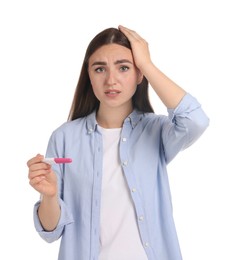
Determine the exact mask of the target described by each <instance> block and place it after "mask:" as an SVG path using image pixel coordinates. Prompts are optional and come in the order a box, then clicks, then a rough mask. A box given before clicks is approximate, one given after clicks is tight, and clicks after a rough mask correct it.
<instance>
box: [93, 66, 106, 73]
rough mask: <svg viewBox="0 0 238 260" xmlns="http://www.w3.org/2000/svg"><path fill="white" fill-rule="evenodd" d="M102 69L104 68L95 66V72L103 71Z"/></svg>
mask: <svg viewBox="0 0 238 260" xmlns="http://www.w3.org/2000/svg"><path fill="white" fill-rule="evenodd" d="M104 70H105V69H104V68H102V67H99V68H96V69H95V71H96V72H103V71H104Z"/></svg>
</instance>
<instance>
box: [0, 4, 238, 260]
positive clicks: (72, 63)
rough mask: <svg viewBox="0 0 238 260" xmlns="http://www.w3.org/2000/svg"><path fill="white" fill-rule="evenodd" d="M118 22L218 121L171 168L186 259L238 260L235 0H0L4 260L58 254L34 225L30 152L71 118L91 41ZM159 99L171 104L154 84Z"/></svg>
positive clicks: (0, 206)
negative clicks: (141, 40) (144, 42)
mask: <svg viewBox="0 0 238 260" xmlns="http://www.w3.org/2000/svg"><path fill="white" fill-rule="evenodd" d="M119 24H122V25H125V26H127V27H129V28H131V29H133V30H135V31H137V32H138V33H139V34H140V35H141V36H143V37H144V38H145V39H146V40H147V41H148V42H149V46H150V50H151V56H152V58H153V61H154V63H155V64H156V65H157V66H158V67H159V68H160V69H161V70H162V71H163V72H164V73H165V74H167V75H168V76H169V77H170V78H171V79H173V80H174V81H175V82H176V83H178V84H179V85H180V86H182V87H183V88H185V89H186V90H187V91H188V92H190V93H191V94H193V95H194V96H196V97H197V98H198V100H199V101H200V103H202V106H203V108H204V110H205V111H206V113H207V114H208V116H209V118H210V120H211V122H210V126H209V128H208V129H207V131H206V132H205V133H204V135H203V136H202V137H201V138H200V139H199V140H198V141H197V143H195V144H194V145H193V146H192V147H190V148H189V149H188V150H186V151H184V152H182V153H180V154H179V155H178V156H177V158H176V159H175V160H174V161H173V162H172V163H171V164H170V165H169V167H168V170H169V178H170V183H171V191H172V198H173V205H174V217H175V222H176V226H177V231H178V236H179V240H180V245H181V249H182V253H183V256H184V260H224V259H225V260H237V259H238V239H237V234H238V211H237V206H238V203H237V200H238V181H237V177H236V176H237V174H238V170H237V155H238V153H237V145H238V141H237V133H238V127H237V106H236V100H237V88H238V79H237V76H238V73H237V69H238V64H237V63H238V62H237V61H238V52H237V49H238V40H237V32H238V29H237V25H238V16H237V7H236V1H235V0H234V1H232V0H226V1H220V0H200V1H195V0H181V1H177V0H174V1H173V0H166V1H165V0H164V1H159V0H157V1H152V0H147V1H130V0H121V1H112V0H107V1H103V0H102V1H94V0H92V1H80V0H78V1H70V0H68V1H62V0H57V1H56V0H54V1H51V0H47V1H45V0H41V1H34V0H28V1H27V0H21V1H17V0H15V1H14V0H13V1H11V0H6V1H1V2H0V37H1V40H0V88H1V92H0V113H1V114H0V120H1V127H0V129H1V132H0V133H1V135H0V138H1V140H0V145H1V149H0V153H1V154H0V156H1V157H0V158H1V171H0V175H1V182H0V210H1V211H0V223H1V229H0V236H1V250H0V259H7V260H8V259H10V260H12V259H34V260H37V259H40V260H42V259H45V260H48V259H49V260H53V259H57V254H58V246H59V241H58V242H55V243H53V244H47V243H46V242H44V241H43V240H42V239H41V238H40V237H39V235H38V234H37V233H36V232H35V229H34V226H33V218H32V209H33V204H34V203H35V202H36V200H37V199H38V197H39V195H38V193H37V192H36V191H35V190H33V189H32V188H31V187H30V186H29V184H28V178H27V173H28V169H27V167H26V161H27V160H28V159H29V158H30V157H32V156H34V155H35V154H36V153H38V152H40V153H43V154H44V152H45V149H46V145H47V142H48V138H49V136H50V134H51V132H52V131H53V130H54V129H55V128H56V127H58V126H59V125H60V124H61V123H63V122H64V121H66V120H67V116H68V112H69V108H70V105H71V101H72V97H73V93H74V89H75V87H76V84H77V80H78V76H79V73H80V69H81V64H82V59H83V56H84V53H85V49H86V47H87V45H88V43H89V41H90V40H91V39H92V37H93V36H95V35H96V34H97V33H98V32H100V31H101V30H103V29H105V28H108V27H117V26H118V25H119ZM151 100H152V103H153V105H154V108H155V110H156V112H157V113H166V110H165V108H164V107H163V105H162V104H161V102H160V100H159V99H158V98H157V97H156V96H155V94H154V93H153V91H151ZM82 152H83V151H82Z"/></svg>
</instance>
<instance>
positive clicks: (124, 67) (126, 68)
mask: <svg viewBox="0 0 238 260" xmlns="http://www.w3.org/2000/svg"><path fill="white" fill-rule="evenodd" d="M120 70H121V71H127V70H129V67H128V66H121V67H120Z"/></svg>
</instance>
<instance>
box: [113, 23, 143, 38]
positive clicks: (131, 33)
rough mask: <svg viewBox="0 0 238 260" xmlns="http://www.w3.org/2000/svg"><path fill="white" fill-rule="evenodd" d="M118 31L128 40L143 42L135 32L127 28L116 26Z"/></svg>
mask: <svg viewBox="0 0 238 260" xmlns="http://www.w3.org/2000/svg"><path fill="white" fill-rule="evenodd" d="M118 29H119V30H120V31H121V32H122V33H124V34H125V35H126V37H128V39H129V40H130V39H132V38H134V39H137V40H144V39H143V38H142V37H141V36H140V35H139V34H138V33H137V32H136V31H133V30H131V29H129V28H127V27H124V26H122V25H119V26H118Z"/></svg>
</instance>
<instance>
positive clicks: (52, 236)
mask: <svg viewBox="0 0 238 260" xmlns="http://www.w3.org/2000/svg"><path fill="white" fill-rule="evenodd" d="M59 204H60V209H61V214H60V219H59V222H58V224H57V227H56V228H55V229H54V230H52V231H45V230H44V228H43V226H42V225H41V222H40V219H39V216H38V208H39V206H40V201H38V202H37V203H36V204H35V205H34V209H33V217H34V225H35V229H36V231H37V232H38V233H39V235H40V236H41V237H42V238H43V239H44V240H45V241H47V242H49V243H51V242H53V241H55V240H57V239H59V238H60V237H61V235H62V232H63V229H64V227H65V226H66V225H69V224H71V223H73V222H74V220H73V217H72V215H71V213H69V210H68V209H67V207H66V205H65V203H64V201H63V200H62V199H59Z"/></svg>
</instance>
